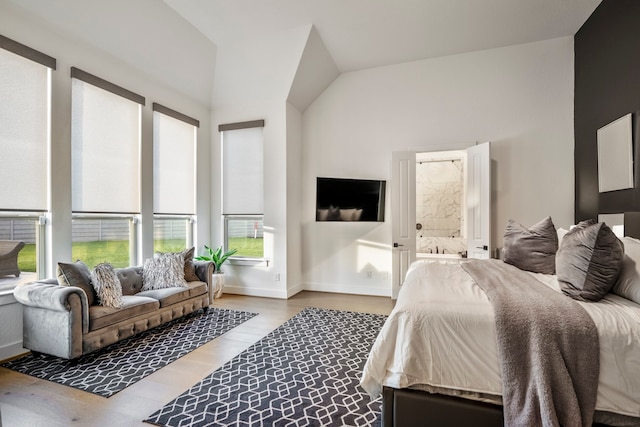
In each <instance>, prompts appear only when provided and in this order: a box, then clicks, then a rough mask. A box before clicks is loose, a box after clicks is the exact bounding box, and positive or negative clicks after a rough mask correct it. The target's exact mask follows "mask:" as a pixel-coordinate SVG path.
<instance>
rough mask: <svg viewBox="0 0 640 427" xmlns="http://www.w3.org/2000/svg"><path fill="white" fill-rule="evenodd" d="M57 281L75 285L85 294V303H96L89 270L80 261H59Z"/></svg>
mask: <svg viewBox="0 0 640 427" xmlns="http://www.w3.org/2000/svg"><path fill="white" fill-rule="evenodd" d="M57 270H58V271H57V276H58V283H59V284H60V285H61V286H75V287H77V288H80V289H82V290H83V291H84V293H85V294H87V303H88V304H89V305H90V306H91V305H94V304H96V303H97V296H96V291H95V290H94V289H93V286H91V272H90V271H89V267H87V265H86V264H85V263H84V262H82V261H76V262H74V263H66V262H59V263H58V268H57Z"/></svg>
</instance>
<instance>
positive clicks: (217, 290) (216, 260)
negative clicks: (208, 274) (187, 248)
mask: <svg viewBox="0 0 640 427" xmlns="http://www.w3.org/2000/svg"><path fill="white" fill-rule="evenodd" d="M204 249H205V250H206V251H207V254H206V255H200V256H197V257H195V258H194V259H196V260H198V261H211V262H213V278H212V285H213V297H214V298H220V297H221V296H222V291H223V288H224V276H223V272H222V270H221V269H220V268H221V267H222V264H224V262H225V261H226V260H227V259H228V258H229V257H230V256H232V255H233V254H235V253H236V252H238V249H229V250H228V251H226V252H224V253H223V252H222V246H218V248H217V249H213V248H210V247H209V246H207V245H204Z"/></svg>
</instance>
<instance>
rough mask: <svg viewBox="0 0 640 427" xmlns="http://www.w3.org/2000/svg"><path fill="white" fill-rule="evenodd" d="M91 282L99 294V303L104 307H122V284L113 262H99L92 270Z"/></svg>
mask: <svg viewBox="0 0 640 427" xmlns="http://www.w3.org/2000/svg"><path fill="white" fill-rule="evenodd" d="M91 284H92V285H93V287H94V288H95V290H96V294H97V295H98V304H99V305H101V306H103V307H111V308H121V307H122V285H121V284H120V280H119V279H118V275H117V274H116V272H115V270H114V269H113V266H112V265H111V264H107V263H102V264H98V265H96V266H95V267H94V269H93V270H92V271H91Z"/></svg>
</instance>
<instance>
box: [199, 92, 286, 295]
mask: <svg viewBox="0 0 640 427" xmlns="http://www.w3.org/2000/svg"><path fill="white" fill-rule="evenodd" d="M286 114H287V113H286V106H285V103H284V102H278V101H274V102H264V103H263V102H260V103H253V104H243V105H239V106H237V107H230V106H227V107H226V108H224V109H216V110H215V111H214V112H213V116H212V122H213V123H215V128H216V129H215V131H214V132H213V134H212V153H211V155H212V157H211V158H212V161H211V164H212V165H213V172H212V181H213V185H212V187H211V192H212V193H211V196H212V200H211V201H212V205H211V212H212V214H211V222H212V237H211V239H212V241H211V245H213V246H219V245H221V244H222V241H223V221H222V216H221V212H222V210H221V203H220V199H221V194H220V186H219V185H217V184H216V183H219V182H220V179H221V178H222V175H221V172H222V168H221V165H222V163H221V151H220V133H219V132H218V131H217V127H218V125H219V124H225V123H236V122H244V121H249V120H259V119H264V121H265V125H264V129H263V138H264V256H265V259H266V260H267V261H265V262H262V263H258V264H254V263H247V262H233V261H229V262H227V263H226V264H225V265H224V266H223V271H224V273H225V279H224V292H225V293H235V294H242V295H254V296H264V297H273V298H287V296H288V295H287V289H286V283H287V244H286V241H287V194H286V193H287V192H286V187H287V182H286V181H287V167H286V158H287V153H286V150H287V147H286V141H287V132H286ZM276 274H279V275H280V280H278V281H276V279H275V278H276Z"/></svg>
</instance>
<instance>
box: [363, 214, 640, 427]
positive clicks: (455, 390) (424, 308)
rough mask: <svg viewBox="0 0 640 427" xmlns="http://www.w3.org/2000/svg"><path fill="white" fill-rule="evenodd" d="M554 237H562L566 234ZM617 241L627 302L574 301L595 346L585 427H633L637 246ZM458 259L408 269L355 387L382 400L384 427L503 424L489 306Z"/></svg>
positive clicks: (552, 285)
mask: <svg viewBox="0 0 640 427" xmlns="http://www.w3.org/2000/svg"><path fill="white" fill-rule="evenodd" d="M591 224H593V222H592V223H591ZM553 230H554V233H556V231H555V228H554V229H553ZM527 231H529V230H527ZM557 233H558V235H559V238H560V239H561V238H562V237H563V235H564V233H566V231H564V230H559V231H558V232H557ZM620 241H621V242H622V243H624V250H625V255H624V263H622V262H621V267H620V269H621V270H622V273H619V275H618V274H617V277H619V278H618V279H616V280H621V278H622V277H623V275H625V277H626V280H627V282H626V283H625V286H626V289H625V291H626V294H625V292H620V293H622V294H625V295H626V297H623V296H621V295H618V294H615V293H613V292H606V294H605V295H604V296H603V297H601V299H599V300H598V301H597V302H592V301H590V302H585V301H575V302H576V304H579V305H580V307H582V309H584V311H585V312H586V313H587V314H588V316H589V317H590V318H591V319H592V320H593V323H594V324H595V330H596V331H597V340H596V341H599V343H597V344H596V353H598V350H597V349H598V348H599V355H596V356H595V357H596V358H597V359H598V363H599V371H598V372H596V373H595V374H592V375H594V378H595V380H596V382H597V387H596V388H597V393H596V392H595V390H594V392H593V395H594V401H595V408H594V409H595V410H594V411H593V418H592V419H590V421H589V422H588V424H589V425H590V424H591V421H593V423H594V424H593V425H611V426H640V300H639V299H638V298H639V297H640V275H639V274H638V268H636V267H637V266H638V265H640V241H639V240H635V239H632V238H630V237H624V238H623V239H621V240H620ZM557 242H558V240H556V243H555V244H556V247H558V243H557ZM505 243H506V239H505ZM518 244H520V242H519V243H518ZM505 246H506V245H505ZM525 246H526V245H525ZM560 246H561V247H562V244H560ZM525 249H526V250H527V251H530V250H531V248H530V247H529V248H525ZM527 253H530V252H527ZM553 253H554V256H555V251H553ZM466 262H474V261H465V260H461V261H452V260H419V261H416V262H415V263H413V264H412V265H411V267H410V269H409V271H408V272H407V275H406V278H405V281H404V283H403V285H402V289H401V292H400V294H399V296H398V300H397V303H396V306H395V308H394V310H393V311H392V313H391V314H390V316H389V318H388V320H387V321H386V323H385V325H384V327H383V328H382V330H381V332H380V334H379V335H378V337H377V339H376V341H375V343H374V344H373V347H372V349H371V353H370V355H369V358H368V360H367V362H366V364H365V366H364V369H363V374H362V378H361V382H360V384H361V386H362V387H363V388H364V389H365V390H366V391H367V392H368V393H369V394H370V395H371V396H372V397H376V396H379V395H382V396H383V399H382V400H383V404H382V406H383V410H382V412H383V414H382V418H383V420H382V421H383V426H384V427H390V426H396V427H405V426H448V425H450V426H466V425H473V426H502V425H509V424H510V423H505V417H504V413H505V411H504V407H506V406H503V405H505V402H503V399H502V396H503V384H502V371H501V359H500V356H499V353H500V352H499V350H498V340H497V338H496V318H495V312H494V307H493V306H492V303H491V302H490V299H489V297H488V296H487V293H486V292H485V290H484V288H482V287H481V286H480V285H479V284H478V283H477V282H476V280H474V279H473V278H472V276H471V275H470V274H469V272H468V271H467V270H465V263H466ZM487 262H493V263H503V264H504V262H503V261H497V260H488V261H487ZM491 268H493V267H491ZM625 271H626V273H625ZM623 273H624V274H623ZM522 274H526V275H527V276H531V277H532V278H533V279H535V280H536V283H538V284H539V285H540V286H542V287H544V288H545V289H546V290H545V292H547V291H549V290H552V291H553V292H554V293H557V294H558V295H563V286H564V282H562V281H559V280H558V275H556V274H545V273H537V272H531V271H524V270H523V271H522ZM636 286H637V288H636ZM629 295H631V296H629ZM565 298H566V296H565ZM629 298H635V299H636V301H634V300H632V299H629ZM566 299H567V300H571V301H574V300H573V299H570V298H566ZM508 387H510V386H508ZM511 424H513V425H515V424H514V423H511ZM536 424H537V423H530V424H528V425H536ZM541 424H542V425H554V423H552V422H549V423H547V422H546V421H543V422H542V423H541ZM520 425H527V424H520Z"/></svg>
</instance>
